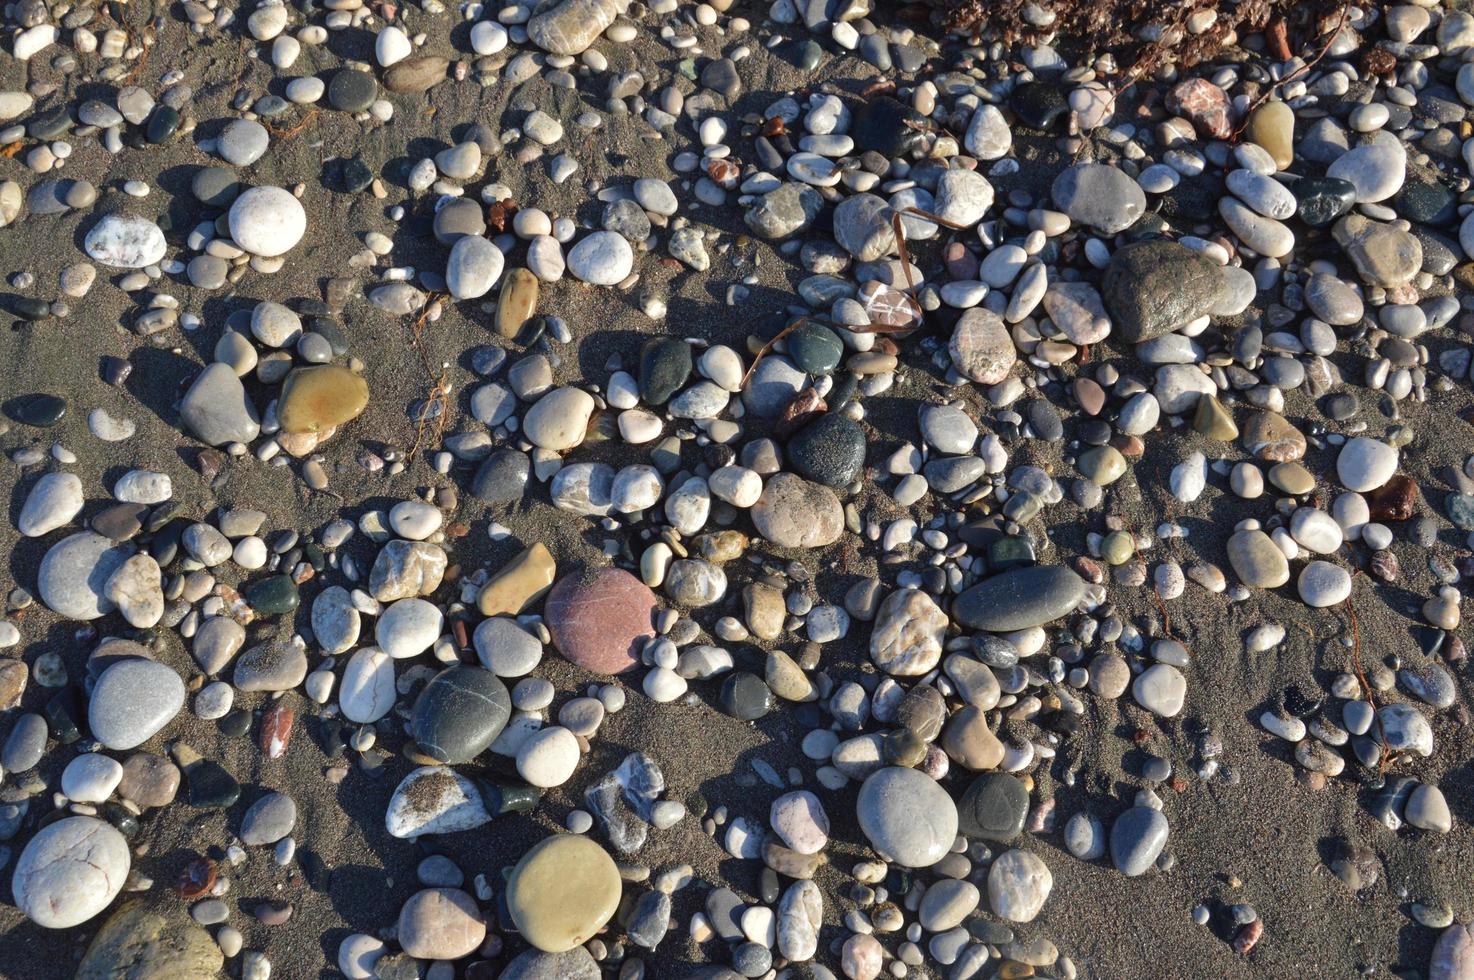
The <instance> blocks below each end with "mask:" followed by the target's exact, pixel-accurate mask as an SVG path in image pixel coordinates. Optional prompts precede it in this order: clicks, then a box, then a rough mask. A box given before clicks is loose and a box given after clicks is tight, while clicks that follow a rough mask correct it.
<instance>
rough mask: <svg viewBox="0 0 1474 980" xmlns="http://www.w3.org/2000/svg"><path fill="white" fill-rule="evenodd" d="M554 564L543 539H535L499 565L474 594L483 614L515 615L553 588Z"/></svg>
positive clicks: (555, 569)
mask: <svg viewBox="0 0 1474 980" xmlns="http://www.w3.org/2000/svg"><path fill="white" fill-rule="evenodd" d="M556 574H557V565H556V563H555V562H554V561H553V556H552V553H551V552H549V551H548V549H547V546H546V545H544V544H543V543H542V542H540V541H539V542H535V543H534V544H532V545H530V546H529V547H528V548H527V549H526V550H525V551H523V552H522V553H521V554H519V555H518V556H517V557H516V558H513V559H512V560H511V561H510V562H508V563H507V564H505V565H504V566H502V570H501V571H500V572H498V573H497V574H496V575H493V576H492V577H491V578H490V579H488V580H487V582H486V584H485V585H483V586H482V587H481V592H480V593H479V594H478V595H477V597H476V606H477V608H478V609H479V610H480V611H481V614H482V615H483V616H500V615H516V614H518V613H520V612H522V611H523V610H524V609H526V608H527V607H528V606H529V605H531V604H532V603H533V602H535V601H536V600H537V599H538V598H539V597H540V596H542V595H543V594H544V593H546V592H547V590H548V589H550V588H552V585H553V579H554V576H555V575H556Z"/></svg>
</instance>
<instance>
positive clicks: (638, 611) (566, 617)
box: [544, 568, 657, 674]
mask: <svg viewBox="0 0 1474 980" xmlns="http://www.w3.org/2000/svg"><path fill="white" fill-rule="evenodd" d="M656 607H657V601H656V598H655V593H653V592H651V591H650V589H649V588H648V587H647V586H646V585H645V583H643V582H641V581H640V580H639V579H638V578H636V577H635V576H633V575H631V574H630V573H629V572H626V571H623V570H621V569H616V568H605V569H600V570H589V571H586V572H581V573H575V574H572V575H568V576H565V577H564V578H563V580H562V581H560V582H559V583H558V584H557V585H555V586H553V590H552V591H551V592H550V593H548V600H547V604H546V607H545V609H544V617H545V619H546V620H547V624H548V630H549V631H550V632H551V633H552V636H553V643H554V644H555V645H556V646H557V647H558V651H559V652H560V653H562V654H563V656H564V657H566V658H567V659H568V660H570V661H572V662H573V663H575V664H577V665H578V666H580V667H582V668H584V669H585V670H588V671H591V672H593V673H596V674H618V673H621V672H623V671H626V670H629V669H630V668H631V667H634V666H635V665H636V664H637V663H638V662H639V653H640V649H641V648H642V647H643V645H644V642H645V640H646V639H647V638H648V637H651V636H654V635H655V627H654V615H655V611H656Z"/></svg>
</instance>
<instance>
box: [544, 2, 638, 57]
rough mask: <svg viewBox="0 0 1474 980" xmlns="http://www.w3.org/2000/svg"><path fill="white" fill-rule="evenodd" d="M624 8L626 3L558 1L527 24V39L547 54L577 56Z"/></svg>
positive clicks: (627, 4)
mask: <svg viewBox="0 0 1474 980" xmlns="http://www.w3.org/2000/svg"><path fill="white" fill-rule="evenodd" d="M628 7H629V3H628V0H561V2H559V3H555V4H553V5H552V6H549V7H546V8H544V9H542V10H540V11H539V12H538V13H537V14H535V15H534V16H533V17H532V19H531V20H529V21H528V22H527V38H528V40H530V41H531V42H532V43H533V44H536V45H537V46H538V47H540V48H542V49H543V50H544V51H546V52H548V53H549V54H560V55H580V54H583V53H584V51H586V50H588V48H589V45H591V44H593V43H594V41H595V39H597V38H598V36H599V35H600V34H602V33H604V31H606V30H608V28H609V26H610V25H611V24H613V23H614V20H615V18H616V17H618V16H619V15H620V14H622V13H624V11H625V10H626V9H628Z"/></svg>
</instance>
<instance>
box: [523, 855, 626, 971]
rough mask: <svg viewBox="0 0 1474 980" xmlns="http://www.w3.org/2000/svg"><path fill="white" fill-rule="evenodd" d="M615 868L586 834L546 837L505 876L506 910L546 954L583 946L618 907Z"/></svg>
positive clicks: (617, 886) (618, 879) (619, 884)
mask: <svg viewBox="0 0 1474 980" xmlns="http://www.w3.org/2000/svg"><path fill="white" fill-rule="evenodd" d="M620 894H621V882H620V877H619V870H618V868H617V867H616V866H615V864H614V860H613V859H612V858H611V857H610V856H609V854H608V852H607V851H605V850H604V849H603V848H602V847H600V846H599V845H598V844H596V843H595V842H594V841H592V840H590V839H589V838H587V837H581V836H577V835H574V834H560V835H556V836H553V837H548V838H545V839H544V840H542V841H540V842H539V843H537V844H535V845H533V847H532V848H531V849H530V850H529V851H528V852H527V853H526V854H525V855H523V857H522V859H521V860H520V861H518V862H517V866H516V867H515V868H513V869H512V874H511V876H510V877H509V878H508V879H507V909H508V910H509V911H510V913H511V916H512V922H513V923H514V924H515V925H516V927H517V931H518V932H520V933H521V934H522V938H524V939H526V940H527V941H528V942H529V943H531V944H532V945H533V946H535V947H537V948H538V949H540V950H542V951H544V952H547V953H562V952H566V951H568V950H570V949H573V948H574V947H576V946H580V945H582V944H583V943H584V942H586V941H588V940H589V939H590V938H592V937H593V936H594V934H595V933H597V932H598V931H599V930H600V929H601V928H603V926H604V924H605V923H606V922H608V921H609V920H610V918H612V917H613V915H614V912H615V910H616V909H617V908H618V906H619V899H620Z"/></svg>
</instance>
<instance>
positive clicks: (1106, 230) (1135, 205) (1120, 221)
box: [1050, 163, 1146, 235]
mask: <svg viewBox="0 0 1474 980" xmlns="http://www.w3.org/2000/svg"><path fill="white" fill-rule="evenodd" d="M1050 194H1051V196H1052V197H1053V199H1054V204H1055V206H1056V207H1057V208H1059V209H1060V210H1061V211H1063V212H1064V213H1065V214H1067V215H1069V216H1070V220H1071V221H1073V222H1074V223H1075V224H1078V225H1084V226H1086V227H1088V228H1090V229H1092V230H1094V231H1096V232H1098V233H1100V234H1102V235H1114V234H1116V233H1118V232H1122V231H1125V230H1126V229H1127V228H1129V227H1131V226H1132V225H1133V224H1135V223H1136V219H1137V218H1140V217H1141V216H1142V215H1143V214H1144V213H1145V212H1146V193H1145V192H1144V191H1143V190H1142V189H1141V185H1140V184H1138V183H1137V182H1136V181H1134V180H1132V179H1131V178H1130V177H1128V176H1127V175H1126V174H1125V172H1124V171H1122V170H1120V169H1118V168H1116V167H1110V166H1107V165H1105V164H1103V163H1079V164H1075V165H1074V166H1072V167H1068V168H1066V169H1065V170H1064V171H1062V172H1061V173H1060V175H1059V176H1058V177H1056V178H1055V179H1054V184H1053V186H1052V187H1051V189H1050Z"/></svg>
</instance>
